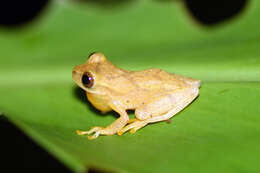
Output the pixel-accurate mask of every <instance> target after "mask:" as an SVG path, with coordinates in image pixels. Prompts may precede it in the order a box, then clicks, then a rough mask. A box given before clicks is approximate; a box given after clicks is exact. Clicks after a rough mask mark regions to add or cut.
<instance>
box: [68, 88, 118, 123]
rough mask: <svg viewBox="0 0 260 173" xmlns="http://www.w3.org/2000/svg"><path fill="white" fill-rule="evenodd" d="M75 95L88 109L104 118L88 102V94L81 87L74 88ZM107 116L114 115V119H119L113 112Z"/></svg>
mask: <svg viewBox="0 0 260 173" xmlns="http://www.w3.org/2000/svg"><path fill="white" fill-rule="evenodd" d="M73 95H74V96H75V97H76V98H77V99H78V100H79V101H81V102H82V103H84V104H85V105H86V106H87V109H89V110H91V111H92V112H94V113H95V114H96V115H100V116H104V114H101V112H100V111H99V110H97V109H96V108H95V107H94V106H93V105H91V103H90V102H89V101H88V99H87V96H86V92H85V91H84V90H83V89H81V88H80V87H78V86H76V87H73ZM106 115H113V116H114V117H116V118H118V116H119V115H118V114H117V113H116V112H115V111H111V112H109V113H108V114H106Z"/></svg>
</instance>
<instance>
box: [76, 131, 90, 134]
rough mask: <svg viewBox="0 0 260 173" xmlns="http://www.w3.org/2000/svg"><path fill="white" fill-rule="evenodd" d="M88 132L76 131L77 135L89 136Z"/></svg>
mask: <svg viewBox="0 0 260 173" xmlns="http://www.w3.org/2000/svg"><path fill="white" fill-rule="evenodd" d="M87 132H88V131H81V130H76V133H77V134H78V135H85V134H88V133H87Z"/></svg>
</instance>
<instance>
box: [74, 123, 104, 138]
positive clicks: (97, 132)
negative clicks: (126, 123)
mask: <svg viewBox="0 0 260 173" xmlns="http://www.w3.org/2000/svg"><path fill="white" fill-rule="evenodd" d="M76 132H77V134H78V135H90V134H92V133H94V134H93V135H92V136H88V139H96V138H97V137H98V136H99V135H102V134H107V133H106V130H105V128H104V127H98V126H96V127H93V128H91V129H90V130H88V131H81V130H77V131H76Z"/></svg>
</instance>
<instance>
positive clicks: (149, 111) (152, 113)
mask: <svg viewBox="0 0 260 173" xmlns="http://www.w3.org/2000/svg"><path fill="white" fill-rule="evenodd" d="M72 78H73V79H74V81H75V83H76V84H77V85H78V86H79V87H80V88H82V89H83V90H84V91H85V92H86V97H87V98H88V101H89V102H90V103H91V104H92V105H93V106H94V107H95V108H96V109H98V110H100V111H101V113H103V114H104V113H107V112H109V111H115V112H117V113H118V115H119V117H118V118H117V119H116V120H115V121H114V122H113V123H111V124H110V125H108V126H107V127H101V126H94V127H92V128H91V129H90V130H87V131H82V130H77V131H76V132H77V134H78V135H87V137H88V139H90V140H91V139H96V138H98V137H99V136H100V135H106V136H109V135H114V134H118V135H119V136H121V135H122V134H124V133H125V132H127V131H130V133H135V132H136V131H137V130H139V129H141V128H142V127H144V126H146V125H147V124H151V123H156V122H161V121H167V120H169V119H170V118H171V117H173V116H174V115H176V114H177V113H179V112H180V111H181V110H183V109H184V108H185V107H187V106H188V105H189V104H190V103H191V102H192V101H193V100H194V99H195V98H196V97H197V96H198V95H199V88H200V85H201V81H200V80H197V79H193V78H190V77H185V76H183V75H177V74H174V73H168V72H166V71H164V70H161V69H159V68H151V69H146V70H141V71H130V70H124V69H122V68H118V67H116V66H115V65H113V64H112V63H111V62H110V61H109V60H108V59H107V58H106V57H105V55H104V54H102V53H100V52H95V53H92V54H90V55H89V57H88V60H87V61H86V62H85V63H84V64H81V65H77V66H75V67H74V69H73V71H72ZM128 110H132V111H134V115H135V118H131V119H130V118H129V116H128Z"/></svg>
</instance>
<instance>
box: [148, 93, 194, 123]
mask: <svg viewBox="0 0 260 173" xmlns="http://www.w3.org/2000/svg"><path fill="white" fill-rule="evenodd" d="M198 94H199V89H198V88H182V89H178V90H176V91H174V92H173V94H171V109H170V110H168V112H165V113H164V114H159V115H155V116H152V117H151V118H150V119H149V120H148V122H149V123H152V122H157V121H164V120H167V119H169V118H171V117H172V116H174V115H175V114H177V113H178V112H180V111H181V110H182V109H184V108H185V107H186V106H187V105H188V104H190V103H191V102H192V101H193V100H194V99H195V98H196V97H197V96H198Z"/></svg>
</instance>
